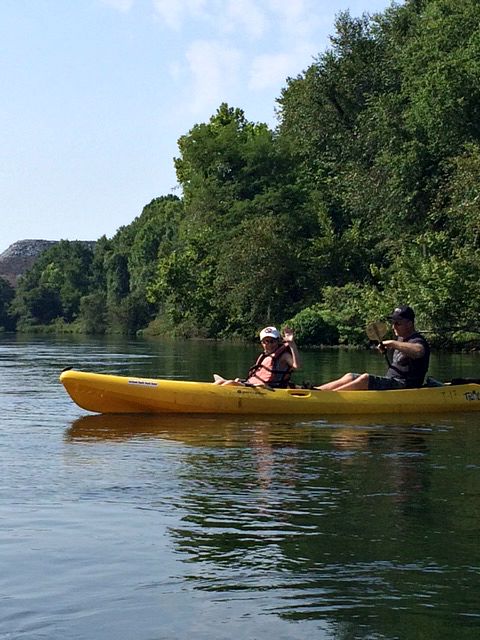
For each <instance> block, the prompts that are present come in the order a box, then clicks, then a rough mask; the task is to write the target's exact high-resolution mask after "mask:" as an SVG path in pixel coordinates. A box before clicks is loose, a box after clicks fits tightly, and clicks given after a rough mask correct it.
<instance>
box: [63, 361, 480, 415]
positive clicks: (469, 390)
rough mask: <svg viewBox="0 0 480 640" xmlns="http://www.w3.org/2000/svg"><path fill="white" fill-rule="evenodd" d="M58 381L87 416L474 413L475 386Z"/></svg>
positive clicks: (94, 377)
mask: <svg viewBox="0 0 480 640" xmlns="http://www.w3.org/2000/svg"><path fill="white" fill-rule="evenodd" d="M60 382H61V383H62V384H63V386H64V387H65V389H66V391H67V392H68V394H69V395H70V397H71V398H72V400H73V401H74V402H75V403H76V404H77V405H78V406H79V407H81V408H82V409H85V410H87V411H91V412H93V413H136V414H139V413H150V414H163V413H169V414H171V413H187V414H237V415H248V414H252V415H253V414H257V415H261V414H263V415H302V414H305V415H315V416H321V415H334V414H350V415H363V414H365V415H366V414H382V413H383V414H386V413H390V414H391V413H401V414H408V413H410V414H414V413H417V412H418V413H422V412H425V413H443V412H462V411H479V410H480V384H459V385H444V386H440V387H424V388H421V389H402V390H395V391H315V390H310V389H266V388H263V387H243V386H222V385H215V384H213V383H209V382H190V381H178V380H168V379H154V378H136V377H127V376H115V375H108V374H100V373H89V372H84V371H75V370H67V371H63V372H62V374H61V375H60Z"/></svg>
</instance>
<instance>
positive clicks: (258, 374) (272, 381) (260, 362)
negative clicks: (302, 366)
mask: <svg viewBox="0 0 480 640" xmlns="http://www.w3.org/2000/svg"><path fill="white" fill-rule="evenodd" d="M284 353H291V350H290V347H289V346H288V345H286V344H282V345H280V347H278V349H277V350H276V351H274V352H273V353H268V354H267V353H261V354H260V355H259V356H258V358H257V361H256V362H255V364H254V365H253V367H251V368H250V369H249V371H248V374H247V380H246V382H247V384H259V383H264V384H267V385H268V386H269V387H287V386H288V381H289V380H290V376H291V374H292V367H288V366H287V367H284V368H280V367H279V366H278V361H279V359H280V357H281V356H282V355H283V354H284Z"/></svg>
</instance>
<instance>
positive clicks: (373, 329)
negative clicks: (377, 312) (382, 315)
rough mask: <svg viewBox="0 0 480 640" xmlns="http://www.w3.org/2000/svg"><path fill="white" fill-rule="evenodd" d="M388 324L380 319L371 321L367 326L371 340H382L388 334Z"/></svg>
mask: <svg viewBox="0 0 480 640" xmlns="http://www.w3.org/2000/svg"><path fill="white" fill-rule="evenodd" d="M387 331H388V324H387V323H386V322H382V321H381V320H379V321H378V322H371V323H370V324H367V326H366V327H365V333H366V334H367V337H368V339H369V340H376V341H377V342H381V341H382V340H383V338H384V337H385V336H386V335H387Z"/></svg>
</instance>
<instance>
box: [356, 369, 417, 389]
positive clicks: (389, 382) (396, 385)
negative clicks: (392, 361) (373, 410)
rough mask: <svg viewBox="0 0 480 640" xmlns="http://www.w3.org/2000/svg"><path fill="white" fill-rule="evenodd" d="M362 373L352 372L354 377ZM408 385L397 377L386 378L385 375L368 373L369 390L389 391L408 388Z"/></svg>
mask: <svg viewBox="0 0 480 640" xmlns="http://www.w3.org/2000/svg"><path fill="white" fill-rule="evenodd" d="M360 375H361V374H360V373H352V378H353V380H355V378H358V377H359V376H360ZM406 388H407V385H406V383H405V382H404V381H403V380H398V379H397V378H386V377H385V376H373V375H372V374H371V373H369V374H368V390H369V391H389V390H391V389H406Z"/></svg>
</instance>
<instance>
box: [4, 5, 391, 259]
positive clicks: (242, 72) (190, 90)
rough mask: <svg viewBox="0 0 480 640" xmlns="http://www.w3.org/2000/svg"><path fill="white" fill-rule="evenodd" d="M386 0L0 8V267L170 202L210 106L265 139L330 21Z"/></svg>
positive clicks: (324, 40) (320, 48) (107, 230)
mask: <svg viewBox="0 0 480 640" xmlns="http://www.w3.org/2000/svg"><path fill="white" fill-rule="evenodd" d="M388 6H390V0H0V207H1V213H0V253H1V252H3V251H4V250H5V249H6V248H7V247H8V246H9V245H10V244H12V243H13V242H15V241H17V240H25V239H45V240H60V239H68V240H96V239H97V238H99V237H100V236H102V235H106V236H107V237H112V236H113V235H114V234H115V232H116V231H117V229H118V228H119V227H120V226H122V225H127V224H129V223H130V222H132V220H133V219H134V218H135V217H136V216H138V215H140V214H141V212H142V209H143V207H144V206H145V205H146V204H148V203H149V202H150V201H151V200H153V199H154V198H156V197H159V196H162V195H167V194H170V193H173V194H176V195H178V196H181V195H182V194H181V190H180V188H179V186H178V185H177V181H176V177H175V170H174V165H173V159H174V158H175V157H176V156H178V147H177V141H178V139H179V137H180V136H182V135H185V134H187V133H188V132H189V131H190V130H191V128H192V127H193V126H194V125H195V124H197V123H202V122H208V120H209V119H210V117H211V116H212V115H214V114H215V112H216V110H217V109H218V107H219V106H220V104H221V103H222V102H227V103H228V104H229V106H231V107H238V108H241V109H243V111H244V112H245V116H246V118H247V120H249V121H252V122H266V123H267V124H268V125H269V126H271V127H272V128H273V127H275V125H276V123H277V120H276V116H275V109H276V100H277V98H279V97H280V95H281V91H282V88H284V87H285V86H286V84H287V83H286V81H287V78H288V77H295V76H297V75H298V74H300V73H302V71H304V70H305V69H307V68H308V66H309V65H310V64H312V62H313V61H314V59H315V58H316V57H317V56H318V55H319V54H321V53H323V52H324V51H325V50H326V49H327V48H328V47H329V36H330V35H331V34H333V33H334V20H335V16H336V15H337V14H338V12H340V11H343V10H349V11H350V13H351V15H352V16H361V15H362V13H364V12H368V13H374V12H376V11H383V10H384V9H385V8H386V7H388Z"/></svg>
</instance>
